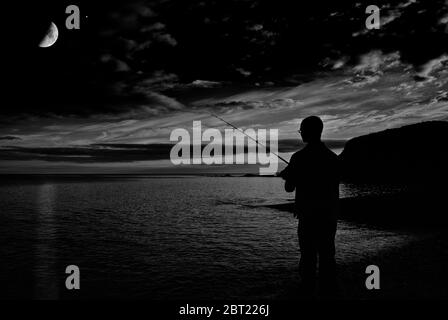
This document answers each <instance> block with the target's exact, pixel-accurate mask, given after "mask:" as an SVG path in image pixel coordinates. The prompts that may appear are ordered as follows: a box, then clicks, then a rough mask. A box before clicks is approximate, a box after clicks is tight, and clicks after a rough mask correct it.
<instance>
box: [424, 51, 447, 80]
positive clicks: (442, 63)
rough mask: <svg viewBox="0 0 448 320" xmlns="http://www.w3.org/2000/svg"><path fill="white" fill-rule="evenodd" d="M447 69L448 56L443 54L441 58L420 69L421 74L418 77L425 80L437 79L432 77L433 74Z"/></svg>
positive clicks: (430, 61) (427, 63)
mask: <svg viewBox="0 0 448 320" xmlns="http://www.w3.org/2000/svg"><path fill="white" fill-rule="evenodd" d="M446 67H448V54H443V55H441V56H440V57H438V58H435V59H432V60H429V61H428V62H426V63H425V64H424V65H422V66H421V67H420V69H421V70H420V72H418V73H417V76H419V77H421V78H423V79H430V78H431V79H435V77H433V76H431V74H433V73H435V72H437V71H438V70H440V69H442V68H446Z"/></svg>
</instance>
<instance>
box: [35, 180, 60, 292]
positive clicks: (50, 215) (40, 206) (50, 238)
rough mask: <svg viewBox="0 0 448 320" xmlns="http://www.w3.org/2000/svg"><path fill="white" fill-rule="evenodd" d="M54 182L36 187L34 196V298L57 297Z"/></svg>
mask: <svg viewBox="0 0 448 320" xmlns="http://www.w3.org/2000/svg"><path fill="white" fill-rule="evenodd" d="M55 191H56V187H55V185H54V184H43V185H41V186H39V187H38V192H37V197H36V207H37V224H36V241H35V247H34V252H35V255H34V258H35V264H34V279H35V282H34V283H35V288H34V295H35V298H36V299H57V298H58V296H59V294H58V278H57V270H56V269H57V268H56V257H57V248H56V237H57V234H56V231H57V230H56V221H55V210H54V209H55V198H56V193H55Z"/></svg>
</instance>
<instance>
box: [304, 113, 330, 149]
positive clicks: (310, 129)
mask: <svg viewBox="0 0 448 320" xmlns="http://www.w3.org/2000/svg"><path fill="white" fill-rule="evenodd" d="M323 129H324V123H323V122H322V120H321V119H320V118H319V117H316V116H310V117H307V118H305V119H303V120H302V123H301V124H300V130H299V132H300V134H301V135H302V139H303V142H307V143H308V142H318V141H320V136H321V135H322V130H323Z"/></svg>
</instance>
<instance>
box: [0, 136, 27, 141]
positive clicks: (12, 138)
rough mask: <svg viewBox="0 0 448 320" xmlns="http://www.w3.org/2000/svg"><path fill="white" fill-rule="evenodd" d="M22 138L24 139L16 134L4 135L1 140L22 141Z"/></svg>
mask: <svg viewBox="0 0 448 320" xmlns="http://www.w3.org/2000/svg"><path fill="white" fill-rule="evenodd" d="M20 140H22V139H21V138H19V137H16V136H2V137H0V141H20Z"/></svg>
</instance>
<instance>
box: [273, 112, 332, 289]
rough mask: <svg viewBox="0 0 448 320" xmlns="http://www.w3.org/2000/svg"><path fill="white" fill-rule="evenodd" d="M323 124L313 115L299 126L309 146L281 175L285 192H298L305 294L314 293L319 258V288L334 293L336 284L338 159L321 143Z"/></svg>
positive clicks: (298, 215) (293, 157)
mask: <svg viewBox="0 0 448 320" xmlns="http://www.w3.org/2000/svg"><path fill="white" fill-rule="evenodd" d="M323 126H324V125H323V123H322V120H321V119H320V118H319V117H316V116H311V117H308V118H306V119H304V120H303V121H302V123H301V124H300V130H299V132H300V134H301V136H302V139H303V142H305V143H306V146H305V147H304V148H303V149H301V150H299V151H297V152H296V153H294V154H293V156H292V157H291V160H290V163H289V165H288V166H287V167H286V168H285V170H283V171H282V172H281V173H280V176H281V177H282V178H283V179H284V180H285V190H286V191H287V192H293V191H294V190H296V198H295V200H296V201H295V205H296V207H295V213H294V216H296V217H298V219H299V226H298V235H299V246H300V253H301V258H300V265H299V272H300V275H301V278H302V285H303V288H304V289H305V290H306V291H309V292H312V291H314V287H315V282H316V265H317V258H318V256H319V288H320V290H322V291H323V292H328V291H333V289H334V288H335V281H336V274H335V272H336V270H335V269H336V262H335V245H334V238H335V234H336V219H337V211H338V201H339V173H338V158H337V156H336V154H335V153H333V152H332V151H331V150H330V149H328V148H327V147H326V146H325V144H324V143H323V142H322V141H321V134H322V130H323Z"/></svg>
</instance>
